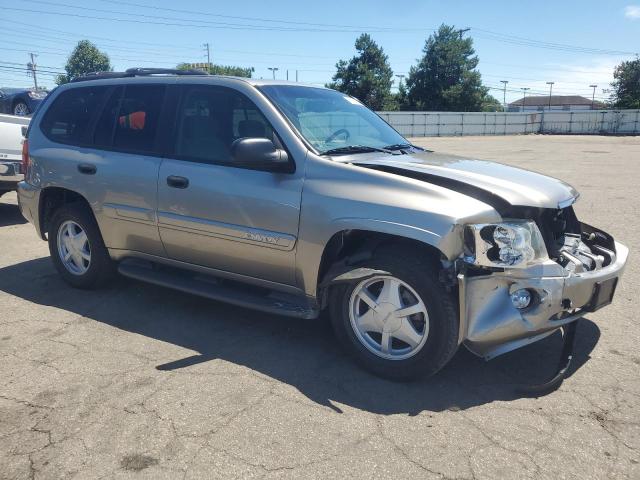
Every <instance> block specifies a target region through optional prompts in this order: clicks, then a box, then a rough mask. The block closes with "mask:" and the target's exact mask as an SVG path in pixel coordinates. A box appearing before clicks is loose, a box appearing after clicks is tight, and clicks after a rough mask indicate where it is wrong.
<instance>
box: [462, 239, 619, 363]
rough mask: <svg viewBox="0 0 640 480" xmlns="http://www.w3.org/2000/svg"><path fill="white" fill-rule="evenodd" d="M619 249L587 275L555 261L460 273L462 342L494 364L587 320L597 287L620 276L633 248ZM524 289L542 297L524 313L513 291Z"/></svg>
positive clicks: (616, 247)
mask: <svg viewBox="0 0 640 480" xmlns="http://www.w3.org/2000/svg"><path fill="white" fill-rule="evenodd" d="M615 249H616V252H615V253H616V255H615V258H614V259H612V262H611V263H610V264H609V265H607V266H606V267H603V268H600V269H598V270H592V271H587V272H582V273H573V272H568V271H566V270H565V269H563V268H562V267H561V266H560V265H559V264H556V263H555V262H552V261H549V262H548V264H547V265H544V266H541V267H540V268H538V269H536V268H532V269H527V270H522V271H519V272H516V271H514V270H505V271H504V272H496V273H492V274H489V275H483V276H469V277H467V276H465V275H459V276H458V281H459V286H460V317H461V318H460V320H461V322H460V325H461V332H460V341H461V342H464V343H465V345H466V346H467V347H468V348H469V350H471V351H472V352H473V353H475V354H477V355H480V356H482V357H484V358H485V359H487V360H488V359H491V358H494V357H496V356H498V355H501V354H503V353H506V352H509V351H511V350H514V349H516V348H519V347H522V346H524V345H527V344H529V343H533V342H535V341H537V340H540V339H542V338H544V337H546V336H547V335H550V334H551V333H553V332H554V331H555V330H557V329H558V328H560V327H561V326H563V325H566V324H568V323H570V322H573V321H575V320H577V319H578V318H580V317H582V316H584V315H585V314H586V313H588V312H589V311H592V305H591V301H592V298H593V297H594V292H595V290H596V288H597V285H599V284H600V283H602V282H605V281H606V280H609V279H613V278H620V277H621V275H622V273H623V271H624V267H625V265H626V262H627V257H628V255H629V249H628V248H627V247H625V246H624V245H622V244H621V243H618V242H615ZM540 273H542V275H540ZM520 288H527V289H530V290H533V291H534V292H536V293H538V294H539V295H540V301H539V302H538V303H537V304H535V305H534V306H532V307H530V308H528V309H524V310H518V309H517V308H515V307H514V306H513V304H512V303H511V299H510V293H511V292H513V291H515V290H517V289H520Z"/></svg>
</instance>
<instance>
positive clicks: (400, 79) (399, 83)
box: [396, 74, 405, 88]
mask: <svg viewBox="0 0 640 480" xmlns="http://www.w3.org/2000/svg"><path fill="white" fill-rule="evenodd" d="M396 77H398V78H399V80H398V88H400V85H402V80H404V77H405V76H404V75H401V74H398V75H396Z"/></svg>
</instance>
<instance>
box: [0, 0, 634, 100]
mask: <svg viewBox="0 0 640 480" xmlns="http://www.w3.org/2000/svg"><path fill="white" fill-rule="evenodd" d="M635 2H636V3H634V1H633V0H632V1H629V0H627V1H618V0H599V1H596V0H582V1H573V0H567V1H557V0H556V1H548V0H539V1H537V2H522V1H514V0H511V1H497V0H496V1H492V0H485V1H482V2H480V1H471V0H468V1H467V0H449V1H429V0H422V1H419V0H404V1H403V2H397V1H393V2H391V1H380V0H370V1H364V0H353V1H345V0H341V1H338V0H323V1H321V2H318V1H315V2H303V1H300V0H296V1H293V0H282V1H278V0H271V1H265V0H251V1H241V0H236V1H234V2H219V1H211V0H209V1H204V0H183V1H181V2H176V1H175V0H131V1H126V0H0V12H2V15H1V16H0V85H2V86H6V87H8V86H13V87H22V86H31V85H33V79H32V78H30V77H28V76H27V72H26V70H25V66H26V63H27V62H29V61H30V59H29V54H30V53H34V54H36V55H37V58H36V64H37V65H38V69H39V71H40V74H39V76H38V80H39V84H41V85H44V86H47V87H52V86H54V77H55V75H56V72H62V70H63V68H64V65H65V63H66V58H67V57H68V55H69V53H70V52H71V50H72V49H73V47H74V45H75V44H76V43H77V42H78V41H79V40H82V39H89V40H91V41H92V42H94V43H95V44H96V45H97V46H98V47H99V48H100V49H101V50H103V51H104V52H106V53H107V54H108V55H109V57H110V58H111V62H112V65H113V66H114V68H115V70H123V69H126V68H129V67H140V66H147V67H174V66H175V65H176V64H178V63H181V62H205V61H206V54H205V50H204V47H203V44H204V43H209V45H210V53H211V59H212V61H213V62H215V63H220V64H232V65H239V66H247V67H249V66H252V67H254V68H255V73H254V76H255V77H257V78H260V77H264V78H271V77H272V75H273V73H272V71H270V70H268V68H269V67H275V68H278V70H277V71H276V76H277V78H286V76H287V70H288V75H289V79H290V80H295V78H296V70H297V72H298V80H299V81H301V82H306V83H312V84H324V83H326V82H328V81H329V80H330V79H331V76H332V75H333V73H334V72H335V63H336V62H337V61H338V60H339V59H349V58H351V57H352V56H353V55H354V54H355V49H354V41H355V39H356V38H357V36H358V35H359V34H360V33H363V32H367V33H369V34H370V35H371V36H372V37H373V38H374V40H376V42H378V44H379V45H380V46H381V47H382V48H383V49H384V51H385V53H386V54H387V55H388V56H389V61H390V64H391V67H392V68H393V70H394V73H395V74H399V75H403V74H404V75H406V74H407V73H408V71H409V68H410V67H411V65H413V64H415V63H416V59H417V58H418V57H419V56H420V55H421V50H422V48H423V46H424V43H425V40H426V39H427V38H428V36H429V35H430V34H432V33H433V31H434V30H435V29H437V27H438V26H439V25H440V24H442V23H446V24H450V25H455V26H456V27H457V28H460V29H466V28H469V29H470V30H468V31H467V32H466V33H465V35H467V36H469V37H471V38H473V40H474V47H475V49H476V54H477V55H478V57H479V59H480V63H479V66H478V69H479V71H480V72H481V74H482V78H483V83H484V84H485V85H486V86H488V87H490V88H491V89H492V90H491V93H492V94H493V95H494V96H495V97H496V98H498V99H499V100H501V101H502V100H503V91H502V87H503V84H501V83H500V80H508V82H509V83H508V85H507V88H508V91H507V94H506V99H507V101H513V100H515V99H517V98H521V97H522V90H521V89H522V88H529V89H530V90H528V91H527V95H532V94H548V91H549V85H547V84H546V82H548V81H553V82H555V83H554V85H553V90H554V93H557V94H567V95H568V94H576V95H584V96H587V97H591V94H592V92H593V89H592V88H590V87H589V85H598V87H597V88H596V91H595V92H596V99H599V98H600V99H602V98H604V97H606V96H607V95H608V94H607V92H603V91H602V90H603V89H607V88H610V85H609V84H610V82H611V81H612V80H613V69H614V67H615V65H617V64H619V63H620V62H621V61H622V60H626V59H632V58H634V56H635V55H636V54H637V53H640V0H635ZM397 80H398V79H396V81H397Z"/></svg>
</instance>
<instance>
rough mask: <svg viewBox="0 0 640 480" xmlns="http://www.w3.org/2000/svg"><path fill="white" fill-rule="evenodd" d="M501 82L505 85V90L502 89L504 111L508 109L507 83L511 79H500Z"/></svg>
mask: <svg viewBox="0 0 640 480" xmlns="http://www.w3.org/2000/svg"><path fill="white" fill-rule="evenodd" d="M500 83H502V84H503V85H504V90H503V91H502V108H503V109H504V111H505V112H506V111H507V83H509V80H500Z"/></svg>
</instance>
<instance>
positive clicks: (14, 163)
mask: <svg viewBox="0 0 640 480" xmlns="http://www.w3.org/2000/svg"><path fill="white" fill-rule="evenodd" d="M29 120H30V119H29V118H26V117H17V116H14V115H0V196H2V195H4V194H5V193H7V192H10V191H13V190H16V187H17V185H18V182H19V181H21V180H22V179H23V178H24V175H23V172H22V143H23V139H24V134H25V132H26V129H27V127H28V126H29Z"/></svg>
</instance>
